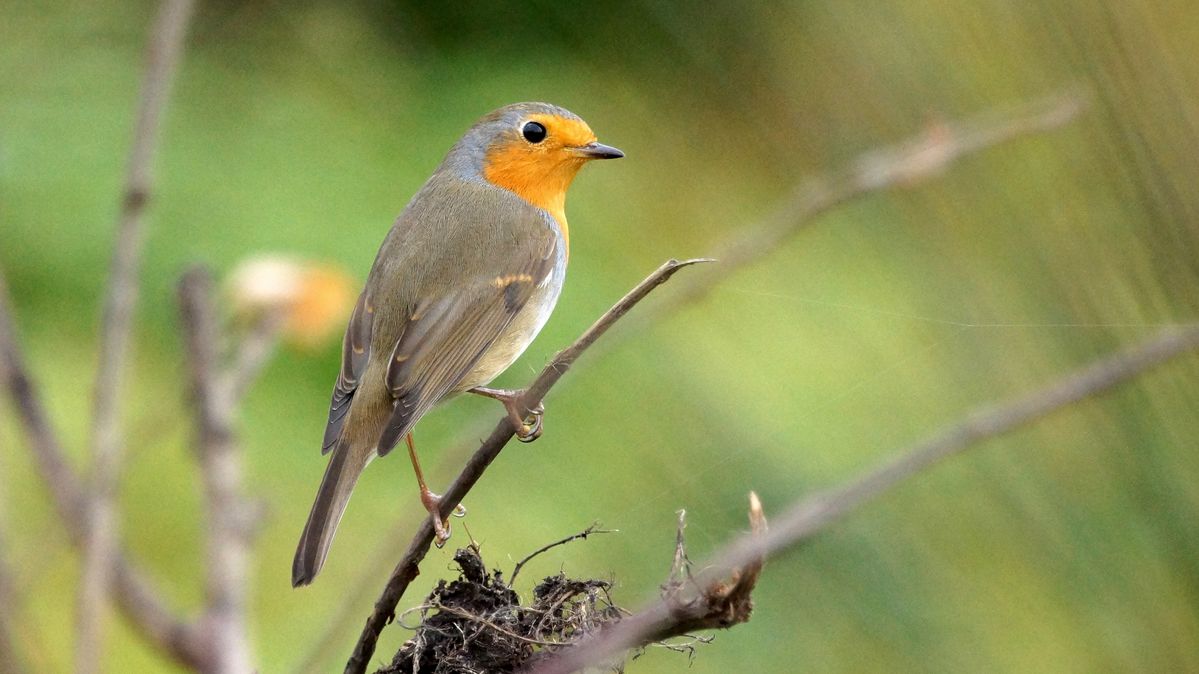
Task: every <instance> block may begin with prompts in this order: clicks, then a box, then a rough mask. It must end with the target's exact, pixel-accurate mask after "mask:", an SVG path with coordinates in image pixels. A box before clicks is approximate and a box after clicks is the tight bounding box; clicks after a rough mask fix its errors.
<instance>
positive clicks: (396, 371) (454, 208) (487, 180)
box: [291, 103, 624, 586]
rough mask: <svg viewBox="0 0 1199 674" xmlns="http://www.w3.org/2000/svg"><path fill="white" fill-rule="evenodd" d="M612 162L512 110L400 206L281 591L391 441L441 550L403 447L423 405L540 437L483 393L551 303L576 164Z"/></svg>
mask: <svg viewBox="0 0 1199 674" xmlns="http://www.w3.org/2000/svg"><path fill="white" fill-rule="evenodd" d="M623 156H624V153H623V152H621V151H620V150H618V149H616V148H614V147H609V146H607V145H604V144H602V143H599V142H598V141H597V140H596V137H595V134H594V133H592V131H591V128H590V127H589V126H587V123H586V122H584V121H583V120H582V119H580V118H579V117H578V116H577V115H575V114H574V113H572V112H570V111H568V110H564V109H563V108H559V107H557V106H554V105H549V104H547V103H518V104H515V105H509V106H507V107H504V108H500V109H499V110H496V111H495V112H492V113H491V114H489V115H487V116H486V117H484V118H482V119H481V120H479V121H478V122H477V123H476V124H475V125H474V126H472V127H471V128H470V130H469V131H467V132H466V135H464V136H463V137H462V139H461V140H459V141H458V143H457V144H456V145H454V147H453V148H451V149H450V152H449V154H447V155H446V158H445V160H444V161H442V162H441V165H440V166H438V167H437V170H435V171H434V172H433V175H432V177H430V178H429V180H428V182H426V183H425V184H424V186H423V187H421V189H420V190H419V191H418V192H417V193H416V196H414V197H412V201H410V202H409V203H408V206H407V207H405V208H404V210H403V212H402V213H400V216H399V217H398V218H397V219H396V222H395V224H394V225H392V227H391V231H389V232H388V233H387V237H386V238H385V239H384V240H383V245H382V246H381V247H380V248H379V253H378V255H376V257H375V262H374V265H373V266H372V267H371V271H370V275H369V277H368V278H367V281H366V287H365V288H364V289H363V291H362V294H361V296H360V297H359V298H358V303H357V305H356V306H355V308H354V311H353V313H352V314H351V316H350V323H349V326H347V328H346V334H345V339H344V342H343V345H342V359H341V370H340V372H339V373H338V376H337V383H336V384H335V386H334V388H333V401H332V403H331V404H330V406H329V423H328V425H327V426H326V428H325V438H324V444H323V446H322V449H321V452H322V453H328V452H330V451H332V453H333V455H332V456H331V457H330V459H329V466H328V468H326V469H325V476H324V478H323V479H322V480H321V486H320V488H319V489H318V491H317V494H316V502H315V503H313V504H312V512H310V513H309V515H308V522H307V523H306V524H305V525H304V532H303V534H301V536H300V544H299V547H298V548H297V549H296V557H295V561H294V562H293V564H292V576H291V581H292V585H293V586H300V585H307V584H308V583H310V582H312V579H313V578H315V577H316V574H317V573H318V572H320V570H321V566H322V565H323V564H324V562H325V557H326V556H327V555H328V554H329V545H330V544H331V543H332V542H333V534H334V532H335V531H336V530H337V525H338V523H339V522H340V521H341V516H342V514H343V513H344V512H345V508H346V504H347V503H348V502H349V500H350V493H351V492H352V491H353V489H354V485H355V483H357V481H358V476H359V475H361V474H362V471H363V469H365V468H366V465H367V464H368V463H370V462H371V460H373V459H374V458H375V457H376V456H385V455H386V454H387V453H388V452H390V451H391V450H392V449H393V448H394V447H395V446H396V445H397V444H398V443H399V441H400V440H401V439H404V440H405V441H406V444H407V446H408V455H409V457H410V458H411V460H412V468H413V470H414V471H415V473H416V481H417V484H418V485H419V487H420V498H421V503H422V504H423V505H424V507H425V509H426V510H428V512H429V515H430V517H432V521H433V525H434V530H435V532H436V542H437V544H438V546H439V547H440V546H441V545H444V543H445V541H446V540H447V539H448V538H449V535H450V530H449V522H448V521H444V520H443V519H442V518H441V515H440V500H441V499H440V497H439V496H437V495H436V494H434V493H432V492H430V491H429V488H428V487H427V486H426V485H425V480H424V476H423V475H422V474H421V469H420V462H419V461H418V460H417V456H416V449H415V446H414V443H413V440H412V428H413V427H414V426H415V425H416V422H417V421H419V420H420V418H421V417H422V416H423V415H424V414H425V413H426V412H428V411H429V410H430V408H432V407H433V406H434V405H436V404H438V403H440V402H442V401H444V400H446V399H447V398H449V397H450V396H452V395H454V394H457V393H461V392H470V393H476V394H479V395H482V396H487V397H489V398H494V399H496V400H498V401H500V402H501V403H503V405H504V407H505V408H506V410H507V414H508V417H509V418H510V419H511V420H512V424H513V426H514V428H515V432H516V435H517V437H518V438H519V439H521V440H524V441H532V440H534V439H536V438H537V436H538V435H540V432H541V412H542V410H541V409H540V408H539V409H536V410H525V409H524V406H523V405H521V404H520V392H519V391H509V390H504V389H492V388H485V385H486V384H488V383H489V382H490V381H491V380H492V379H494V378H495V377H496V376H497V375H499V374H500V373H501V372H503V371H504V370H505V369H507V368H508V366H509V365H511V364H512V362H513V361H514V360H516V358H517V357H518V356H519V355H520V354H521V353H522V352H523V351H524V350H525V348H526V347H528V346H529V343H530V342H532V341H533V338H534V337H535V336H536V335H537V333H538V331H540V330H541V326H542V325H544V324H545V321H546V319H547V318H549V315H550V312H551V311H552V310H553V308H554V304H555V303H556V302H557V300H558V293H559V292H560V291H561V290H562V282H563V280H564V279H565V276H566V261H567V258H568V256H569V243H570V236H569V230H568V228H567V224H566V212H565V205H566V189H567V188H568V187H569V186H570V183H571V181H572V180H573V179H574V177H575V175H576V174H577V173H578V172H579V169H581V168H582V167H583V165H584V164H586V163H587V162H589V161H591V160H593V159H617V158H620V157H623Z"/></svg>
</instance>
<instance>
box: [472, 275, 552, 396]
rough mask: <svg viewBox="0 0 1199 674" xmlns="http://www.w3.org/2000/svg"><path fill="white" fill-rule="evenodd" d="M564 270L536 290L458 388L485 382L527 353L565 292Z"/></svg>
mask: <svg viewBox="0 0 1199 674" xmlns="http://www.w3.org/2000/svg"><path fill="white" fill-rule="evenodd" d="M561 271H563V270H554V272H553V273H551V274H550V276H549V278H548V279H546V282H545V283H543V284H542V285H541V286H540V287H539V288H537V289H536V290H535V291H534V292H533V296H532V297H530V298H529V301H528V303H527V304H525V306H524V308H523V309H521V310H520V313H518V314H517V315H516V316H514V317H513V318H512V322H511V323H509V324H508V327H507V329H505V330H504V332H503V333H501V334H500V336H499V337H498V338H496V340H495V342H494V343H492V345H491V348H489V349H488V350H487V351H486V353H484V354H483V357H482V358H480V359H479V362H478V363H476V364H475V367H474V369H473V370H471V371H470V373H469V374H467V375H466V377H464V378H463V379H462V383H461V384H459V385H458V386H457V387H456V388H457V390H459V391H465V390H467V389H470V388H474V387H476V386H484V385H486V384H487V383H488V382H490V381H491V380H492V379H495V378H496V377H497V376H499V374H500V373H501V372H503V371H504V370H507V369H508V366H509V365H511V364H512V363H513V362H514V361H515V360H516V359H517V358H519V357H520V354H522V353H524V351H525V349H527V348H528V347H529V344H531V343H532V342H533V339H534V338H535V337H537V333H538V332H541V328H542V326H544V325H545V322H546V321H547V320H548V319H549V317H550V313H552V312H553V310H554V305H555V304H557V302H558V293H560V292H561V291H562V280H563V279H562V276H563V274H562V273H561Z"/></svg>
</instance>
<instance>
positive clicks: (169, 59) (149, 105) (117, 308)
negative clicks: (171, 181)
mask: <svg viewBox="0 0 1199 674" xmlns="http://www.w3.org/2000/svg"><path fill="white" fill-rule="evenodd" d="M191 13H192V1H191V0H165V1H164V2H163V5H162V7H161V9H160V10H159V14H158V18H157V20H156V21H155V24H154V27H153V29H152V32H151V36H150V43H149V45H148V49H147V53H146V73H145V78H144V79H143V81H142V90H141V98H140V101H139V103H138V112H137V123H136V126H135V128H134V134H133V147H132V149H131V151H130V154H129V166H128V174H127V176H126V183H125V190H124V196H123V199H122V203H121V214H120V218H119V222H118V225H117V235H116V242H115V244H114V246H113V257H112V272H111V277H110V279H109V285H108V295H107V299H106V301H105V305H104V313H103V318H102V326H101V329H100V335H101V337H100V340H101V341H100V355H99V365H98V367H97V371H96V384H95V392H94V398H93V416H92V435H91V476H90V477H91V485H90V487H91V489H90V493H89V498H90V499H91V503H90V504H89V505H88V507H87V508H85V509H84V510H83V513H84V515H85V516H86V525H85V528H84V543H83V571H82V574H81V579H80V583H79V594H78V622H77V641H76V647H75V671H77V672H93V671H97V670H98V669H99V667H100V652H101V648H100V647H101V643H102V642H103V635H102V617H103V610H104V606H105V605H106V604H107V601H108V598H109V591H110V589H111V584H112V582H113V568H114V566H113V558H114V557H115V555H116V551H117V547H118V540H117V529H118V523H117V515H116V506H115V504H114V503H113V492H114V491H115V490H116V483H117V477H118V475H119V473H120V467H121V452H120V449H121V429H120V418H119V414H118V400H119V396H120V390H121V380H122V375H123V373H124V369H125V361H126V357H127V355H128V352H129V338H130V333H131V329H130V328H131V325H132V322H133V311H134V307H135V305H136V302H137V277H138V271H139V268H140V266H141V265H140V257H141V244H142V238H143V233H142V214H143V212H144V211H145V207H146V203H147V202H148V201H149V198H150V189H151V183H152V169H153V158H154V152H155V150H156V147H157V141H158V136H159V126H160V123H159V122H160V119H161V117H162V111H163V109H164V108H165V107H166V101H167V98H168V95H169V93H170V85H171V80H172V77H173V75H174V73H175V69H176V66H177V64H178V62H179V57H180V54H181V53H182V51H183V41H184V36H185V35H186V33H187V24H188V21H189V19H190V18H191Z"/></svg>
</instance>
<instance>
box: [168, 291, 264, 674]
mask: <svg viewBox="0 0 1199 674" xmlns="http://www.w3.org/2000/svg"><path fill="white" fill-rule="evenodd" d="M179 307H180V313H181V315H182V319H183V330H184V339H185V342H186V346H187V353H188V362H189V365H190V371H191V380H192V392H193V396H194V402H195V408H196V422H197V423H196V425H197V436H198V437H197V441H196V449H197V452H198V454H199V460H200V468H201V472H202V474H203V478H204V497H205V502H206V506H207V510H208V559H207V564H206V565H205V566H206V571H207V586H206V602H205V612H204V632H205V637H206V640H207V646H208V649H209V653H210V654H211V656H212V661H211V662H210V665H209V668H208V670H207V671H210V672H214V673H227V674H242V673H248V672H251V671H253V667H252V666H251V655H250V644H249V641H248V638H247V632H246V581H247V577H248V575H249V561H250V538H251V528H253V527H254V526H255V525H254V523H253V521H252V520H253V519H254V516H253V514H252V512H251V508H250V507H249V504H248V503H247V502H246V501H245V499H244V498H243V497H242V493H241V483H242V472H243V471H242V464H241V450H240V448H239V447H238V446H237V442H236V440H235V438H234V432H233V420H234V410H235V406H236V405H235V402H234V391H233V387H232V385H233V379H232V378H231V377H227V376H222V375H223V373H222V371H221V367H220V363H219V362H218V360H219V358H218V354H217V342H218V336H217V335H218V330H217V319H216V310H215V308H214V307H213V302H212V277H211V276H210V275H209V274H208V272H207V271H206V270H204V269H198V268H197V269H193V270H191V271H189V272H187V273H186V274H184V275H183V278H182V279H181V280H180V282H179Z"/></svg>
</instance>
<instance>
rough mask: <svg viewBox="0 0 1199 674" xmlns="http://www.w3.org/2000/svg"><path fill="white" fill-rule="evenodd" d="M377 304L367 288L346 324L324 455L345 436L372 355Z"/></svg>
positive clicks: (323, 450)
mask: <svg viewBox="0 0 1199 674" xmlns="http://www.w3.org/2000/svg"><path fill="white" fill-rule="evenodd" d="M374 318H375V307H374V306H373V305H372V304H371V302H370V298H368V297H367V291H366V290H363V291H362V294H361V295H359V296H358V304H356V305H355V306H354V313H352V314H350V324H349V325H347V326H346V335H345V338H344V339H343V340H342V345H341V370H340V371H338V373H337V382H336V383H335V384H334V385H333V400H332V401H331V402H330V403H329V423H328V425H326V426H325V439H324V442H323V443H322V444H321V454H327V453H328V452H329V450H330V449H333V446H334V445H336V444H337V439H338V438H339V437H341V427H342V425H344V424H345V421H346V415H347V414H349V411H350V402H351V401H352V400H353V398H354V392H355V391H357V390H358V380H359V379H360V378H361V377H362V372H363V370H365V369H366V361H367V360H368V359H369V357H370V350H371V328H372V326H373V325H374Z"/></svg>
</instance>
